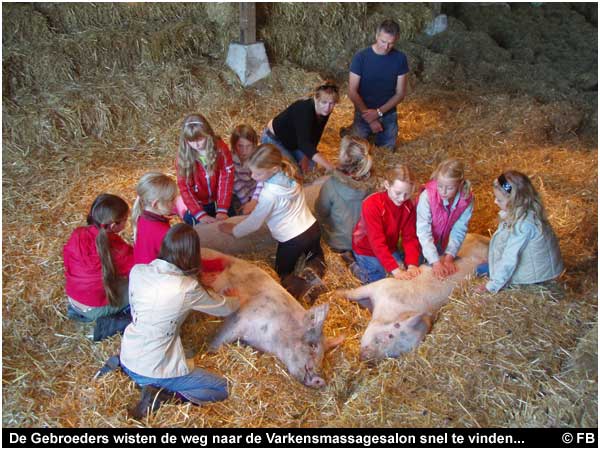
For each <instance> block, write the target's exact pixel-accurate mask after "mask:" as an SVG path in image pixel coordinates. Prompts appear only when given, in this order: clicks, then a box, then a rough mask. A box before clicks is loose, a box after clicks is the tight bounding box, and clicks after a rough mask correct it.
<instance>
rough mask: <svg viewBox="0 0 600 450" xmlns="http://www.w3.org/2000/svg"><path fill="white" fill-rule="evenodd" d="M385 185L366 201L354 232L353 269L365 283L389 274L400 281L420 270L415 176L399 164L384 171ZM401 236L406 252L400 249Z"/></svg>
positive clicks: (406, 167)
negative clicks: (414, 193)
mask: <svg viewBox="0 0 600 450" xmlns="http://www.w3.org/2000/svg"><path fill="white" fill-rule="evenodd" d="M383 186H384V188H385V190H384V191H382V192H377V193H375V194H372V195H370V196H369V197H367V198H366V199H365V200H364V201H363V204H362V209H361V214H360V219H359V221H358V223H357V224H356V227H354V232H353V233H352V251H353V253H354V257H355V259H356V263H354V264H352V266H351V269H352V272H353V273H354V275H355V276H356V277H357V278H359V279H360V280H361V281H362V282H363V283H372V282H373V281H377V280H380V279H382V278H385V276H386V274H387V273H391V274H392V276H393V277H394V278H398V279H401V280H408V279H411V278H414V277H416V276H417V275H419V273H420V269H419V254H420V246H419V240H418V239H417V233H416V228H415V227H416V214H415V206H414V204H413V202H412V200H411V196H412V194H413V191H414V186H415V178H414V176H413V174H412V172H411V170H410V169H409V168H408V166H405V165H403V164H399V165H397V166H395V167H393V168H392V169H389V170H388V171H387V172H386V173H385V181H384V182H383ZM400 238H402V248H403V250H404V254H401V253H400V252H399V251H398V240H399V239H400ZM402 261H404V263H403V262H402ZM405 265H406V266H407V268H406V269H405V268H404V266H405Z"/></svg>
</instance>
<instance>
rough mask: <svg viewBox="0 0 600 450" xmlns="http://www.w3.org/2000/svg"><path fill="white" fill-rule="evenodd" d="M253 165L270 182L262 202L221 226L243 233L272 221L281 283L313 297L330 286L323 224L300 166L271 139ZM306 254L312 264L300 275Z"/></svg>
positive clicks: (311, 299) (259, 177)
mask: <svg viewBox="0 0 600 450" xmlns="http://www.w3.org/2000/svg"><path fill="white" fill-rule="evenodd" d="M248 165H249V167H250V170H251V171H252V178H254V180H256V181H257V182H261V181H262V182H264V187H263V189H262V191H261V192H260V197H259V200H258V205H257V206H256V208H255V209H254V211H252V213H251V214H250V215H249V216H248V217H247V218H246V219H244V220H243V221H241V222H239V223H238V224H237V225H234V224H231V223H222V224H220V225H219V229H220V230H221V231H223V232H225V233H229V234H231V235H233V236H235V237H236V238H241V237H243V236H246V235H248V234H250V233H253V232H254V231H256V230H258V229H259V228H260V227H261V226H262V224H263V223H265V222H266V224H267V227H268V228H269V231H270V232H271V235H272V236H273V239H275V240H276V241H277V242H278V244H277V253H276V257H275V270H276V271H277V274H278V275H279V277H280V278H281V284H282V285H283V287H285V288H286V289H287V290H288V291H289V292H290V293H291V294H292V295H293V296H294V297H296V298H297V299H299V300H307V301H308V302H309V303H312V302H314V300H315V299H316V298H317V297H318V295H320V294H321V293H322V292H323V290H324V289H325V286H324V284H323V282H322V281H321V277H322V276H323V274H324V272H325V259H324V257H323V250H322V248H321V243H320V240H321V231H320V229H319V224H318V223H317V221H316V219H315V217H314V216H313V215H312V213H311V212H310V209H309V208H308V206H307V204H306V200H305V197H304V191H303V189H302V184H301V183H300V180H299V177H298V174H297V171H296V168H295V166H293V165H292V164H291V163H290V162H289V161H287V160H286V159H284V158H283V157H282V156H281V152H280V151H279V150H278V149H277V147H275V146H274V145H271V144H262V145H260V146H259V147H258V149H257V150H256V153H254V154H253V155H252V156H251V157H250V160H249V162H248ZM302 255H306V258H307V259H306V267H305V268H304V270H303V272H302V273H301V274H300V275H299V276H296V275H294V273H293V272H294V267H295V266H296V262H297V261H298V259H299V258H300V257H301V256H302Z"/></svg>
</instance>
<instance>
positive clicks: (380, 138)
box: [352, 110, 398, 150]
mask: <svg viewBox="0 0 600 450" xmlns="http://www.w3.org/2000/svg"><path fill="white" fill-rule="evenodd" d="M379 121H380V122H381V125H383V131H382V132H380V133H377V134H376V135H375V145H376V146H378V147H386V148H389V149H390V150H394V149H395V148H396V138H397V137H398V113H397V112H396V110H393V111H388V112H387V113H386V114H384V115H383V117H382V118H381V119H379ZM352 128H353V133H354V134H355V135H357V136H360V137H361V138H363V139H367V138H368V137H369V136H370V135H372V134H373V132H372V131H371V127H370V126H369V124H368V123H367V122H365V121H364V120H363V118H362V116H361V115H360V112H358V111H357V110H354V123H353V124H352Z"/></svg>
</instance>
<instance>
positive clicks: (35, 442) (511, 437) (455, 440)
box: [2, 428, 598, 448]
mask: <svg viewBox="0 0 600 450" xmlns="http://www.w3.org/2000/svg"><path fill="white" fill-rule="evenodd" d="M2 438H3V439H2V440H3V443H2V444H3V447H4V448H23V447H66V448H81V447H98V446H102V447H113V448H144V447H148V448H150V447H206V448H221V447H223V448H224V447H231V446H236V447H267V448H269V447H271V448H272V447H282V446H285V447H291V448H293V447H308V448H317V447H329V448H336V447H339V448H345V447H348V446H352V447H364V448H369V447H378V448H385V447H394V448H398V447H457V448H458V447H465V448H469V447H487V448H502V447H512V448H520V447H522V448H545V447H562V448H597V443H598V429H594V428H590V429H569V430H566V429H556V428H555V429H540V428H537V429H536V428H526V429H477V430H439V429H420V430H407V431H404V430H389V429H364V430H361V429H285V430H283V429H253V430H250V429H222V430H221V429H205V430H197V429H189V430H188V429H169V430H163V429H148V430H136V429H133V428H123V429H80V428H79V429H48V428H42V429H10V428H4V429H3V430H2Z"/></svg>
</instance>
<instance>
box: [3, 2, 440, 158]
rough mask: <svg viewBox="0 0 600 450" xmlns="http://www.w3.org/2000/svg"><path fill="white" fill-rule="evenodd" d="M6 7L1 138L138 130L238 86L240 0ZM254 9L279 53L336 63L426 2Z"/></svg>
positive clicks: (419, 12) (27, 140)
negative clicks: (234, 61) (234, 53)
mask: <svg viewBox="0 0 600 450" xmlns="http://www.w3.org/2000/svg"><path fill="white" fill-rule="evenodd" d="M2 15H3V23H4V25H5V26H4V27H3V30H2V38H3V56H2V58H3V71H2V76H3V91H2V100H3V110H4V112H5V115H4V116H3V127H4V130H5V132H4V136H3V137H4V141H5V144H9V145H15V146H18V147H20V148H30V147H42V146H43V147H44V148H46V149H53V148H54V149H55V148H57V147H59V146H61V145H64V144H65V143H68V142H75V141H77V140H79V139H82V138H90V137H91V138H94V139H98V140H101V141H102V142H104V143H107V142H111V141H112V140H113V139H116V138H118V137H119V135H120V136H122V135H123V133H127V134H129V135H133V136H135V137H134V138H131V139H130V141H139V140H141V139H143V136H146V135H147V134H148V130H149V129H151V128H152V125H157V124H159V123H164V122H165V121H166V122H173V121H175V120H176V118H177V117H180V116H181V115H182V113H183V112H189V111H191V110H196V109H202V105H203V101H204V100H206V96H210V97H213V96H219V97H220V98H221V99H222V103H224V104H227V103H230V104H231V103H232V101H231V100H233V99H234V98H235V97H239V95H241V92H242V91H243V89H242V87H241V85H240V84H239V82H238V81H237V79H236V78H235V76H234V75H233V74H232V73H231V72H230V71H229V70H228V69H227V68H226V67H225V66H224V64H223V60H224V59H225V54H226V51H227V46H228V44H229V42H231V41H233V40H235V39H236V38H237V37H238V36H237V33H238V30H239V26H238V4H237V3H143V4H142V3H87V4H84V3H11V4H6V5H5V6H4V8H3V11H2ZM257 15H258V35H259V38H261V39H263V40H265V44H266V46H267V49H268V51H269V54H270V57H271V58H272V59H273V60H274V61H275V62H276V63H281V64H283V63H286V62H287V61H291V62H292V63H295V64H299V65H301V66H302V67H305V68H312V69H316V70H321V71H325V72H328V73H338V74H339V73H346V72H347V68H348V65H349V62H350V59H351V57H352V54H353V53H354V51H355V50H356V49H358V48H360V47H362V46H364V45H366V44H368V43H369V42H371V41H372V40H373V31H374V30H375V28H376V25H377V23H379V22H380V21H381V20H382V19H383V18H385V17H391V18H394V19H396V20H398V21H399V22H400V23H401V24H402V29H403V31H402V33H403V37H408V36H410V35H412V34H414V33H416V32H417V31H418V30H419V28H420V27H421V25H422V24H423V22H424V20H426V19H425V18H426V17H428V15H429V9H428V8H427V7H425V6H423V5H417V4H413V5H401V4H377V5H362V4H354V3H349V4H341V3H331V4H295V3H277V4H259V6H258V9H257ZM308 29H311V30H314V29H317V32H307V30H308ZM305 83H306V81H305ZM208 115H210V114H208ZM209 120H210V117H209ZM159 134H162V133H159Z"/></svg>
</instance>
